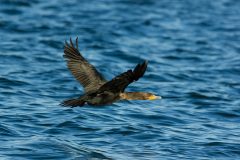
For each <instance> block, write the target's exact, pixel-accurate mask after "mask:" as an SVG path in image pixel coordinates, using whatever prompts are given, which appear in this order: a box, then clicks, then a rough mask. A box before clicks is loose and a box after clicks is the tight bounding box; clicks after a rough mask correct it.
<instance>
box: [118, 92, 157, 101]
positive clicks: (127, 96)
mask: <svg viewBox="0 0 240 160" xmlns="http://www.w3.org/2000/svg"><path fill="white" fill-rule="evenodd" d="M148 94H149V93H145V92H124V93H120V98H121V99H122V100H153V98H154V99H156V98H155V97H156V96H154V95H152V96H154V97H153V98H152V96H148Z"/></svg>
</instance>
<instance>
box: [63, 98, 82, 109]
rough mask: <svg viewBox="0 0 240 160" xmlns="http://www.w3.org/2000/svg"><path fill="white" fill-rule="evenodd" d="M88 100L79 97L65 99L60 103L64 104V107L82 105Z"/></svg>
mask: <svg viewBox="0 0 240 160" xmlns="http://www.w3.org/2000/svg"><path fill="white" fill-rule="evenodd" d="M85 102H86V101H84V100H82V99H81V98H78V99H68V100H65V101H63V102H62V103H61V104H60V105H62V106H64V107H72V108H73V107H78V106H79V107H82V106H84V104H85Z"/></svg>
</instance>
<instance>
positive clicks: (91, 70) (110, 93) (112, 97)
mask: <svg viewBox="0 0 240 160" xmlns="http://www.w3.org/2000/svg"><path fill="white" fill-rule="evenodd" d="M63 57H64V58H65V59H66V61H67V66H68V69H69V70H70V71H71V72H72V74H73V76H74V77H75V78H76V79H77V80H78V81H79V82H80V83H81V85H82V86H83V88H84V91H85V93H84V94H83V95H82V96H80V97H79V98H76V99H69V100H65V101H64V102H62V103H61V105H63V106H70V107H77V106H83V105H84V104H88V105H107V104H111V103H113V102H115V101H118V100H155V99H158V98H161V97H158V96H155V95H154V94H152V93H146V92H124V90H125V88H126V87H127V86H128V85H129V84H130V83H132V82H134V81H137V80H138V79H139V78H140V77H142V76H143V74H144V72H145V71H146V68H147V64H148V61H144V62H143V63H142V64H138V65H137V66H136V67H135V68H134V70H128V71H126V72H124V73H122V74H120V75H118V76H116V77H115V78H113V79H112V80H110V81H107V80H105V78H104V77H103V76H102V75H101V74H100V73H99V72H98V71H97V70H96V68H95V67H94V66H93V65H91V64H90V63H89V62H88V61H87V60H86V59H85V58H84V57H83V56H82V55H81V53H80V52H79V50H78V38H76V47H75V46H74V44H73V42H72V39H71V38H70V44H68V43H67V42H65V46H64V55H63Z"/></svg>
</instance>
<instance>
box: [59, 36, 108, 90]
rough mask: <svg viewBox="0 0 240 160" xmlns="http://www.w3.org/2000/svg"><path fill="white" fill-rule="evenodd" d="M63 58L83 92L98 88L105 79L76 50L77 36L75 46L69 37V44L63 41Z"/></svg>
mask: <svg viewBox="0 0 240 160" xmlns="http://www.w3.org/2000/svg"><path fill="white" fill-rule="evenodd" d="M63 57H64V58H66V61H67V66H68V69H69V70H70V71H71V72H72V74H73V76H74V77H75V78H76V79H77V80H78V81H79V82H80V83H81V85H82V86H83V88H84V90H85V92H89V91H92V90H96V89H98V88H99V87H100V86H102V85H103V84H104V83H105V82H106V80H105V79H104V78H103V76H102V75H101V74H100V73H99V72H98V71H97V70H96V68H95V67H94V66H93V65H91V64H90V63H89V62H88V61H87V60H86V59H85V58H84V57H83V56H82V55H81V53H80V52H79V50H78V38H76V47H75V46H74V44H73V42H72V39H71V38H70V44H68V43H67V42H65V46H64V55H63Z"/></svg>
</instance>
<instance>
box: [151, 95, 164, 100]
mask: <svg viewBox="0 0 240 160" xmlns="http://www.w3.org/2000/svg"><path fill="white" fill-rule="evenodd" d="M161 98H162V97H161V96H155V95H151V96H150V97H148V100H156V99H161Z"/></svg>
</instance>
